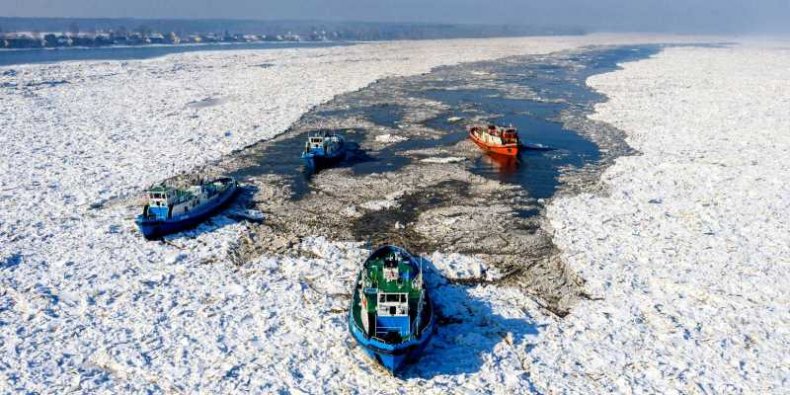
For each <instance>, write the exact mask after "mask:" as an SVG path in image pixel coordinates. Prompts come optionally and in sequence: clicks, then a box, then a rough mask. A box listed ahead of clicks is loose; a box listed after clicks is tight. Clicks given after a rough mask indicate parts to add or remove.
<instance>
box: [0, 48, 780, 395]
mask: <svg viewBox="0 0 790 395" xmlns="http://www.w3.org/2000/svg"><path fill="white" fill-rule="evenodd" d="M689 40H696V39H694V38H682V37H628V36H603V35H602V36H586V37H559V38H512V39H491V40H448V41H420V42H394V43H375V44H364V45H353V46H344V47H333V48H316V49H304V48H300V49H281V50H267V51H238V52H232V51H228V52H218V53H208V52H199V53H188V54H178V55H171V56H167V57H163V58H158V59H150V60H141V61H90V62H64V63H57V64H49V65H24V66H11V67H4V68H0V158H2V161H0V213H2V215H0V392H6V391H20V392H41V393H50V392H57V393H63V392H69V391H72V390H78V391H82V392H86V393H93V392H99V391H107V392H142V391H143V390H146V389H148V390H152V391H153V392H165V393H171V392H187V393H195V392H207V393H225V392H234V391H242V390H250V391H255V392H267V393H268V392H277V391H280V390H290V391H292V392H298V391H303V392H308V393H315V392H326V391H333V392H338V391H346V390H347V391H351V392H354V391H359V392H376V391H385V392H395V391H404V392H423V391H429V392H430V391H434V392H447V391H456V390H459V389H463V390H465V391H470V392H484V391H493V392H500V393H505V392H508V393H523V392H528V391H530V390H531V389H533V388H535V389H538V390H547V389H562V388H568V389H577V390H580V391H589V390H593V391H595V390H603V389H605V388H620V389H622V390H627V389H628V388H632V389H635V390H640V391H643V392H651V391H653V390H659V389H669V388H670V384H675V383H679V384H678V385H680V387H679V388H680V389H681V390H683V389H686V388H692V387H691V385H692V384H690V383H696V382H701V383H702V385H703V387H701V388H706V389H707V388H713V389H725V390H726V389H727V388H729V387H727V385H732V386H733V388H750V387H751V388H766V389H777V388H780V387H778V386H777V385H779V384H781V383H782V380H785V381H786V378H787V374H788V373H787V372H788V370H787V365H786V364H784V365H783V361H782V360H781V356H782V355H783V354H787V352H786V351H787V309H786V306H787V305H788V303H787V295H786V291H785V290H786V289H787V286H786V285H787V259H786V257H787V239H786V237H787V234H788V233H790V232H787V220H786V218H787V217H786V216H784V217H782V216H781V210H785V211H784V213H785V214H786V212H787V211H786V209H787V196H788V193H787V192H788V191H787V185H788V183H787V162H786V158H787V157H788V156H787V153H788V152H787V140H786V137H787V133H786V130H787V129H786V127H787V126H786V125H788V123H787V120H788V119H787V116H786V115H787V108H788V106H787V104H788V102H787V97H786V96H784V97H783V96H782V94H786V93H787V92H786V89H784V90H783V89H782V87H783V86H786V84H785V85H782V84H783V83H785V82H786V81H787V75H786V73H787V71H788V69H787V67H786V66H783V65H786V64H787V60H788V59H787V52H786V50H778V49H767V48H763V49H756V48H754V47H746V48H741V47H735V48H734V49H712V48H707V49H684V48H680V49H672V50H670V51H668V52H667V53H666V54H662V55H660V56H659V57H657V58H656V59H653V60H650V61H647V62H641V63H637V64H634V65H628V66H627V69H626V71H624V72H622V73H614V74H612V75H610V76H604V77H600V78H597V79H593V81H592V82H593V83H594V85H595V86H596V87H598V88H600V89H602V90H603V91H604V92H605V93H607V94H609V93H611V94H612V95H613V96H614V99H613V101H612V102H610V103H608V104H607V105H605V106H602V107H600V109H599V110H600V115H597V116H598V117H601V118H600V119H603V120H606V121H611V122H614V123H616V124H617V125H618V126H620V127H622V128H623V129H624V130H626V131H627V132H629V135H630V136H632V137H631V138H632V140H634V141H633V145H634V146H635V147H636V148H638V149H640V150H642V151H643V152H645V155H644V156H640V157H634V158H627V159H624V160H622V161H620V162H618V165H617V166H615V167H613V168H612V169H611V170H610V171H609V172H608V173H607V176H606V177H607V182H608V183H610V184H612V188H613V191H614V192H613V194H612V196H609V197H602V196H589V195H584V196H581V197H577V198H567V199H563V200H560V201H558V202H556V204H555V205H553V206H552V208H551V213H550V215H551V218H552V224H553V226H554V227H555V229H557V236H556V237H557V239H558V240H559V242H560V244H561V247H562V248H563V249H564V250H565V254H566V259H568V260H569V261H570V262H571V263H572V264H573V265H574V267H575V268H577V270H579V271H580V272H581V273H582V275H583V276H584V277H585V278H587V279H589V281H590V286H591V289H592V290H593V291H592V292H593V294H594V295H596V296H598V295H599V296H602V297H604V300H603V301H595V302H585V303H583V304H582V305H580V306H579V307H578V309H577V310H574V311H573V313H572V315H571V316H570V317H569V318H566V320H565V321H557V320H555V319H554V318H552V317H549V316H545V315H544V313H542V312H541V310H540V309H539V307H538V306H537V305H536V304H535V302H533V301H532V300H531V299H530V298H528V297H525V295H523V294H520V292H519V291H518V290H517V289H512V288H507V287H497V286H494V285H486V284H481V285H477V286H471V287H468V286H460V285H454V284H452V282H450V281H447V280H446V278H445V277H444V276H447V277H449V278H452V276H457V277H459V276H470V275H478V274H480V273H482V272H483V270H484V269H485V268H484V267H481V266H475V265H479V263H475V262H474V260H472V259H468V258H464V257H458V256H453V255H452V254H450V255H443V254H440V255H432V256H430V258H429V259H430V261H432V263H429V265H432V266H434V267H435V269H432V272H433V273H434V276H433V277H432V280H431V281H433V284H434V285H435V286H436V287H437V295H438V296H437V297H436V301H437V303H439V305H440V306H441V308H442V311H443V314H444V315H445V317H444V319H445V321H446V323H445V324H444V325H443V327H442V330H441V331H440V332H439V334H438V336H437V338H436V339H434V341H433V342H432V343H431V346H430V348H429V349H428V350H427V351H426V355H425V358H423V360H422V361H421V363H420V364H419V365H417V366H415V367H413V368H412V369H411V370H409V371H407V372H406V377H405V378H404V379H403V380H400V379H396V378H392V377H386V376H382V375H381V372H380V371H378V370H376V368H375V367H373V366H372V365H371V364H369V363H367V362H366V361H365V359H364V357H363V356H362V353H360V352H359V350H358V349H356V347H355V345H354V344H353V341H352V340H351V338H350V336H349V335H348V334H347V328H346V317H345V309H346V308H347V304H348V295H349V293H350V287H351V284H352V282H353V277H354V276H355V275H356V271H357V269H358V267H359V264H360V263H361V262H362V260H363V259H364V255H365V253H366V251H365V250H364V249H362V248H360V245H358V244H355V243H343V242H336V241H332V242H330V241H327V240H324V239H320V238H307V239H305V240H303V241H302V243H301V244H300V245H299V246H298V248H299V250H300V251H302V252H303V254H301V255H299V256H294V257H289V256H276V257H269V256H264V257H260V258H257V259H255V260H253V261H251V262H247V263H244V264H243V265H241V266H239V265H237V263H236V262H235V261H234V259H232V256H233V254H234V252H235V251H236V250H237V249H238V248H239V243H240V241H239V235H243V234H244V232H245V230H246V226H247V225H246V224H245V223H244V222H236V221H234V220H232V219H230V218H226V217H224V216H220V217H217V218H215V219H213V220H212V222H213V224H207V225H204V226H203V227H201V228H198V229H197V230H195V231H192V232H189V233H188V234H187V235H185V236H182V237H175V238H169V239H168V240H167V241H166V242H146V241H144V240H142V238H141V237H140V236H139V235H138V234H137V233H135V232H134V231H133V230H132V222H131V218H132V216H133V215H135V214H136V210H137V207H136V206H135V205H134V202H133V201H132V200H131V199H125V198H130V197H134V196H135V194H136V193H137V192H139V191H140V190H141V189H142V188H144V187H145V186H146V185H148V184H150V183H152V182H155V181H159V180H162V179H165V178H168V177H170V176H173V175H175V174H177V173H178V172H180V171H187V170H190V169H193V168H194V167H196V166H200V165H203V164H206V163H207V162H210V161H213V160H216V159H218V158H220V157H222V156H223V155H226V154H228V153H230V152H231V151H233V150H236V149H240V148H242V147H244V146H246V145H248V144H251V143H253V142H255V141H258V140H260V139H266V138H270V137H272V136H275V135H276V134H278V133H280V132H282V131H284V130H285V129H286V128H287V127H288V126H289V125H290V124H291V123H293V122H294V121H295V120H297V119H298V118H299V117H300V116H301V114H303V113H304V112H305V111H307V110H308V109H309V108H311V107H312V106H315V105H317V104H319V103H322V102H324V101H327V100H329V99H331V98H332V97H333V96H334V95H337V94H340V93H343V92H348V91H351V90H355V89H359V88H361V87H363V86H365V85H367V84H369V83H371V82H373V81H375V80H377V79H380V78H386V77H389V76H398V75H409V74H417V73H423V72H427V71H429V70H430V69H431V68H432V67H436V66H439V65H444V64H453V63H457V62H462V61H475V60H483V59H492V58H497V57H503V56H509V55H519V54H527V53H548V52H551V51H557V50H563V49H569V48H576V47H579V46H583V45H590V44H618V43H634V42H657V41H689ZM740 59H748V60H749V61H748V62H743V61H741V62H739V61H738V60H740ZM262 63H267V64H271V67H266V68H262V67H258V65H260V64H262ZM675 63H677V65H675ZM12 69H13V70H14V72H13V73H11V72H8V71H9V70H12ZM641 73H648V74H644V75H646V76H649V78H647V77H645V78H639V75H642V74H641ZM727 73H732V75H733V76H728V74H727ZM621 76H625V77H621ZM621 78H624V79H623V80H621ZM673 78H677V79H673ZM607 81H610V85H606V84H605V82H607ZM616 81H627V84H628V86H630V87H633V86H636V85H639V84H643V86H642V88H643V89H630V90H626V89H624V88H625V86H623V85H616V84H615V85H611V84H613V83H614V82H616ZM653 81H661V82H662V84H660V85H659V84H654V82H653ZM727 84H729V85H727ZM728 86H734V87H735V88H734V89H732V90H729V89H727V87H728ZM610 91H611V92H610ZM732 92H738V95H733V94H730V93H732ZM640 94H641V95H643V96H640ZM621 95H622V96H621ZM738 98H747V99H748V101H747V102H739V101H738ZM675 99H676V100H677V102H675V101H673V100H675ZM682 100H686V102H685V103H682ZM695 107H698V108H699V109H700V110H697V109H696V108H695ZM646 108H651V109H655V108H659V109H661V110H662V111H657V112H655V113H654V112H649V113H648V112H644V111H639V110H640V109H646ZM673 111H674V112H673ZM670 115H671V116H670ZM702 115H710V116H702ZM736 122H737V123H738V124H737V127H735V126H733V123H736ZM772 122H775V123H772ZM642 125H648V126H649V129H645V128H644V127H643V126H642ZM667 125H669V126H667ZM670 126H671V127H670ZM782 128H784V129H782ZM645 130H648V131H649V132H650V133H645V132H644V131H645ZM634 131H636V132H634ZM776 131H785V133H784V136H782V134H781V133H778V132H776ZM654 139H658V140H654ZM725 139H729V140H725ZM651 148H654V149H657V150H658V151H657V152H658V154H656V152H653V151H651ZM781 155H784V156H781ZM692 159H693V160H692ZM640 161H644V162H640ZM650 161H653V162H650ZM720 164H724V166H727V167H723V166H721V165H720ZM638 171H641V172H642V173H639V175H640V177H634V176H633V174H635V172H638ZM678 175H683V177H678ZM692 175H697V176H701V175H704V177H699V178H691V176H692ZM700 185H704V186H705V187H706V188H707V189H706V188H700ZM755 186H757V187H755ZM623 191H625V192H627V194H626V193H623ZM645 191H648V192H649V193H648V192H645ZM707 192H711V194H706V193H707ZM714 192H715V193H714ZM648 195H649V196H648ZM744 196H745V197H747V198H748V199H743V197H744ZM642 198H645V199H642ZM607 199H618V201H617V202H610V201H608V200H607ZM651 201H655V202H659V203H650V202H651ZM617 203H619V204H620V205H618V204H617ZM637 209H638V210H637ZM616 210H621V211H622V212H620V213H613V212H614V211H616ZM629 210H631V211H629ZM656 210H664V211H656ZM591 213H592V214H591ZM770 213H773V215H774V216H773V217H771V216H770V215H769V214H770ZM596 220H599V221H600V223H597V224H596V223H595V221H596ZM604 220H606V224H608V226H610V227H611V228H602V226H601V223H603V221H604ZM584 221H587V222H590V221H592V222H594V225H595V226H593V227H586V225H587V224H585V223H584ZM735 225H737V226H735ZM625 228H627V229H625ZM596 229H597V230H603V231H604V234H601V233H600V232H598V231H596ZM207 230H211V231H210V232H207ZM780 231H784V233H783V234H781V233H780ZM694 232H698V233H694ZM606 234H608V236H606ZM700 234H701V235H702V236H699V235H700ZM664 235H667V236H669V238H662V237H659V236H664ZM766 235H767V237H766ZM606 237H608V239H607V238H606ZM692 237H693V238H692ZM783 237H784V239H783ZM600 238H603V240H599V239H600ZM640 241H641V244H639V242H640ZM692 241H693V243H692ZM574 243H576V244H574ZM701 243H704V244H701ZM631 245H633V246H638V248H639V250H641V251H642V252H644V253H642V254H639V255H637V254H636V251H637V249H636V248H631V247H627V246H631ZM703 247H712V248H710V249H704V248H703ZM673 251H674V252H673ZM722 251H727V253H723V252H722ZM607 254H610V255H607ZM671 254H675V255H671ZM666 256H672V257H673V259H672V260H671V261H670V260H667V259H665V257H666ZM616 258H619V259H621V260H619V261H618V260H617V259H616ZM669 263H671V264H673V265H677V266H674V267H673V266H670V265H669ZM442 274H443V275H444V276H443V275H442ZM486 274H487V275H488V274H490V271H487V272H486ZM607 276H609V277H607ZM717 276H718V277H717ZM677 277H681V278H680V279H678V278H677ZM729 280H732V281H731V282H728V281H729ZM736 280H737V281H736ZM764 283H768V284H774V286H767V287H764V286H763V284H764ZM678 295H681V296H682V297H680V296H678ZM658 304H660V307H656V306H658ZM659 309H660V311H659ZM771 309H773V311H769V310H771ZM769 313H770V314H769ZM606 317H609V318H606ZM739 317H740V318H742V321H743V322H742V323H741V325H740V326H739V327H734V326H733V323H734V322H735V321H734V320H736V319H737V318H739ZM662 320H663V321H662ZM697 323H699V325H697ZM618 326H619V327H622V328H624V329H623V330H622V331H619V330H617V327H618ZM673 328H674V329H673ZM679 328H680V329H679ZM684 329H687V330H688V332H689V335H688V336H689V338H690V340H686V339H685V338H684V337H683V336H684V335H683V334H681V335H678V333H680V332H682V333H685V331H683V330H684ZM769 330H773V331H774V332H772V334H771V336H768V335H767V334H766V333H767V332H768V331H769ZM634 350H637V351H634ZM736 356H737V358H736ZM629 358H631V359H630V360H629ZM761 358H762V359H764V361H763V360H761ZM631 361H633V363H630V362H631ZM740 362H744V364H740ZM769 366H779V368H769ZM613 367H614V369H613ZM620 372H624V373H623V374H621V373H620ZM382 377H383V378H382ZM379 380H380V381H379ZM533 385H534V386H535V387H533ZM684 385H689V387H685V386H684Z"/></svg>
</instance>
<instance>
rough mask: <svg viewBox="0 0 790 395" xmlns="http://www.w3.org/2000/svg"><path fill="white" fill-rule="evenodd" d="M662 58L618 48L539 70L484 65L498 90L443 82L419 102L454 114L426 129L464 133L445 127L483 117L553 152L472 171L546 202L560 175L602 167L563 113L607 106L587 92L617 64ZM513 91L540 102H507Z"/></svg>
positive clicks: (647, 49)
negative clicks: (454, 120) (440, 105)
mask: <svg viewBox="0 0 790 395" xmlns="http://www.w3.org/2000/svg"><path fill="white" fill-rule="evenodd" d="M659 50H660V47H659V46H636V47H617V48H610V49H601V50H591V51H587V52H581V53H576V54H568V55H565V56H562V55H558V56H556V57H553V58H550V59H545V60H543V61H535V62H530V61H525V62H518V61H512V60H510V61H507V62H501V63H496V62H492V63H485V64H481V65H482V68H483V69H485V71H486V72H488V73H490V74H492V75H494V76H496V78H495V85H497V86H498V87H499V88H497V89H448V88H452V87H453V86H455V85H456V84H457V79H456V78H444V79H439V81H442V82H439V83H437V84H434V85H432V86H431V87H430V88H429V89H425V90H423V91H422V92H421V93H418V94H421V95H422V96H423V97H427V98H429V99H433V100H437V101H440V102H442V103H445V104H448V105H450V106H451V107H452V110H451V111H450V112H448V113H445V114H442V115H441V116H440V117H437V118H435V119H433V120H431V121H429V122H427V123H426V124H427V126H430V127H432V128H434V129H437V130H449V131H453V130H458V129H462V128H463V126H462V125H459V124H455V123H450V122H448V121H447V119H448V118H449V117H462V118H464V119H469V118H471V117H474V116H478V117H480V116H482V117H483V118H484V119H485V120H487V121H488V122H491V123H495V124H499V125H512V126H514V127H516V128H517V129H518V133H519V139H520V140H521V141H522V142H523V143H528V144H539V145H543V146H548V147H551V148H552V149H551V150H522V151H521V152H520V153H519V155H518V156H517V157H516V158H509V157H503V156H498V155H483V156H482V157H481V158H480V159H479V160H477V161H476V162H475V163H474V164H473V165H472V166H471V171H472V172H473V173H475V174H478V175H482V176H485V177H488V178H492V179H497V180H500V181H502V182H506V183H511V184H518V185H521V186H522V187H524V188H525V189H526V190H527V191H529V193H530V195H531V196H533V197H535V198H548V197H551V196H552V195H553V194H554V192H555V191H556V189H557V186H558V177H559V172H560V169H561V168H563V167H568V166H571V167H582V166H584V165H585V164H588V163H590V162H594V161H597V160H599V159H600V152H599V148H598V146H597V145H596V144H595V143H593V142H592V141H590V140H588V139H587V138H586V137H584V136H582V135H580V134H578V133H576V132H575V131H572V130H567V129H565V128H564V127H563V126H562V124H561V123H560V122H559V118H560V114H561V112H562V111H564V110H569V107H571V106H574V107H575V108H574V109H577V110H578V111H585V110H589V109H591V108H592V106H593V105H594V104H595V103H597V102H600V101H602V100H604V99H605V98H604V97H603V96H602V95H600V94H598V93H596V92H595V91H593V90H592V89H590V88H588V87H587V86H586V84H585V81H586V79H587V78H588V77H589V76H591V75H595V74H600V73H605V72H609V71H613V70H616V69H617V64H618V63H621V62H627V61H632V60H638V59H643V58H646V57H649V56H650V55H652V54H655V53H657V52H658V51H659ZM441 73H442V71H439V72H438V74H441ZM445 81H446V82H445ZM519 88H523V89H519ZM514 91H515V92H519V91H523V92H534V93H535V96H537V97H539V99H519V98H512V97H509V95H508V93H509V92H514ZM455 134H456V133H453V135H455ZM460 138H466V135H465V134H463V135H461V136H460Z"/></svg>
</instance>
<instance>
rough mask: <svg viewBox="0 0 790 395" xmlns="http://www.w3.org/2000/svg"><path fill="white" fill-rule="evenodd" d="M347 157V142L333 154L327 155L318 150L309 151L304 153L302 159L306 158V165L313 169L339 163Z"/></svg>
mask: <svg viewBox="0 0 790 395" xmlns="http://www.w3.org/2000/svg"><path fill="white" fill-rule="evenodd" d="M345 157H346V147H345V144H343V146H342V147H341V148H340V149H339V150H338V151H336V152H334V153H333V154H332V155H325V154H323V153H318V152H307V153H304V154H302V160H304V163H305V166H307V167H308V168H311V169H320V168H325V167H329V166H333V165H335V164H337V163H339V162H340V161H341V160H343V159H344V158H345Z"/></svg>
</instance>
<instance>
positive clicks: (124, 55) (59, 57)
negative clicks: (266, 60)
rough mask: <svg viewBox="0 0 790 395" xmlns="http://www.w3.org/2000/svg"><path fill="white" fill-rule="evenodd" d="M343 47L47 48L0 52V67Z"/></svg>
mask: <svg viewBox="0 0 790 395" xmlns="http://www.w3.org/2000/svg"><path fill="white" fill-rule="evenodd" d="M336 45H346V44H343V43H336V42H333V43H323V42H315V43H312V42H311V43H300V42H276V43H272V42H263V43H233V44H199V45H161V46H139V47H102V48H50V49H20V50H0V66H10V65H17V64H28V63H54V62H62V61H68V60H133V59H150V58H156V57H160V56H164V55H169V54H174V53H183V52H196V51H229V50H233V51H236V50H261V49H280V48H314V47H330V46H336Z"/></svg>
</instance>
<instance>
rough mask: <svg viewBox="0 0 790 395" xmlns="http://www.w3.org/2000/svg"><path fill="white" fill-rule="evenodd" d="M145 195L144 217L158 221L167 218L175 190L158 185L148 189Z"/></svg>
mask: <svg viewBox="0 0 790 395" xmlns="http://www.w3.org/2000/svg"><path fill="white" fill-rule="evenodd" d="M147 195H148V196H147V197H148V205H147V206H146V213H145V214H146V216H147V217H148V218H150V219H158V220H164V219H167V218H169V216H170V208H171V205H170V204H171V202H172V201H173V200H174V199H175V196H176V191H175V189H173V188H167V187H165V186H161V185H160V186H156V187H153V188H151V189H149V190H148V193H147Z"/></svg>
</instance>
